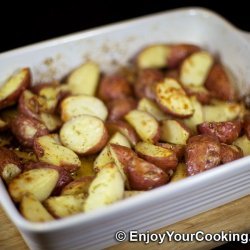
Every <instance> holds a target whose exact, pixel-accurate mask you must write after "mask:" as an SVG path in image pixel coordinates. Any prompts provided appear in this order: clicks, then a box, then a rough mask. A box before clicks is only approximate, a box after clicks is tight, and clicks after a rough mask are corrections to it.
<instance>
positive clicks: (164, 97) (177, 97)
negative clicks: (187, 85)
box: [155, 78, 194, 118]
mask: <svg viewBox="0 0 250 250" xmlns="http://www.w3.org/2000/svg"><path fill="white" fill-rule="evenodd" d="M155 94H156V101H157V103H158V104H159V106H160V107H161V109H162V110H163V111H164V112H166V113H167V114H170V115H174V116H177V117H182V118H185V117H190V116H191V115H192V114H193V113H194V109H193V106H192V104H191V101H190V99H189V98H188V96H187V95H186V93H185V91H184V90H183V88H182V87H181V85H180V84H179V83H178V82H177V81H176V80H175V79H171V78H165V79H164V81H163V82H158V83H157V84H156V87H155Z"/></svg>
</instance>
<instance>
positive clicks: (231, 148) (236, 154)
mask: <svg viewBox="0 0 250 250" xmlns="http://www.w3.org/2000/svg"><path fill="white" fill-rule="evenodd" d="M242 157H243V151H242V149H241V148H240V147H237V146H235V145H227V144H221V161H222V163H228V162H231V161H234V160H237V159H240V158H242Z"/></svg>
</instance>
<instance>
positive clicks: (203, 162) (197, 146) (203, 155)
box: [185, 135, 221, 175]
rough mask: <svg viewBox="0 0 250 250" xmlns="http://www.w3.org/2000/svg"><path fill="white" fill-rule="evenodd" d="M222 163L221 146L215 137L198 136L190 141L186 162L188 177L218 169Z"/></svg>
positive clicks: (186, 152)
mask: <svg viewBox="0 0 250 250" xmlns="http://www.w3.org/2000/svg"><path fill="white" fill-rule="evenodd" d="M220 161H221V146H220V143H219V141H218V139H216V138H215V137H212V136H209V135H196V136H193V137H191V138H190V139H189V140H188V144H187V146H186V151H185V162H186V165H187V173H188V175H195V174H198V173H201V172H204V171H205V170H208V169H211V168H213V167H216V166H218V165H219V164H220Z"/></svg>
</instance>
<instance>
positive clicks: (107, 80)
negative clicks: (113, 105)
mask: <svg viewBox="0 0 250 250" xmlns="http://www.w3.org/2000/svg"><path fill="white" fill-rule="evenodd" d="M131 95H132V88H131V85H130V84H129V82H128V81H127V80H126V78H125V77H123V76H121V75H110V76H104V77H103V78H102V80H101V82H100V85H99V89H98V97H99V98H100V99H102V100H103V101H104V102H107V101H110V100H113V99H120V98H123V97H127V96H131Z"/></svg>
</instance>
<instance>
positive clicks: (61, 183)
mask: <svg viewBox="0 0 250 250" xmlns="http://www.w3.org/2000/svg"><path fill="white" fill-rule="evenodd" d="M38 168H51V169H55V170H56V171H58V173H59V179H58V181H57V184H56V186H55V188H54V190H53V192H52V195H59V194H60V193H61V190H62V189H63V187H65V186H66V185H67V184H69V183H70V182H71V181H72V180H73V179H72V177H71V175H70V174H69V173H68V172H67V171H66V170H65V169H64V168H62V167H58V166H55V165H51V164H48V163H44V162H28V163H26V164H25V165H24V171H28V170H31V169H38Z"/></svg>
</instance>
